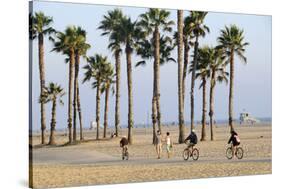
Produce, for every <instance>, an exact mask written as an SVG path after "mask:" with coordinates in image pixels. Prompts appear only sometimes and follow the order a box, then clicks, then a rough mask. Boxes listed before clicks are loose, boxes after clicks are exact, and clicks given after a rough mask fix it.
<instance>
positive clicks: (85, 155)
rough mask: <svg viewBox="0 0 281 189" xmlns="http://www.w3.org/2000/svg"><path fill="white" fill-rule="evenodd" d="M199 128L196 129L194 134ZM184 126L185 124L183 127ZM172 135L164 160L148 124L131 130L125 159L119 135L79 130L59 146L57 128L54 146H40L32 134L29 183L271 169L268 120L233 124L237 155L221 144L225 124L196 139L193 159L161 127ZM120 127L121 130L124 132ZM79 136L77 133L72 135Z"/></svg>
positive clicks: (136, 179)
mask: <svg viewBox="0 0 281 189" xmlns="http://www.w3.org/2000/svg"><path fill="white" fill-rule="evenodd" d="M200 129H201V128H200V127H199V126H198V127H197V129H196V132H197V134H198V137H199V139H200V136H201V133H200ZM187 130H188V129H187ZM166 131H169V132H170V133H171V138H172V140H173V142H174V143H175V144H174V147H173V157H172V158H170V159H168V158H167V155H166V151H165V150H163V154H162V158H161V159H160V160H158V159H156V154H155V148H154V146H153V145H152V144H151V143H152V135H151V132H152V131H151V129H143V128H137V129H134V144H133V145H131V146H129V153H130V160H129V161H122V160H121V149H120V147H119V140H120V138H113V139H102V140H99V141H96V140H94V138H95V136H96V135H95V132H94V131H87V132H85V140H86V141H85V142H82V143H79V144H77V145H71V146H61V145H63V144H64V143H65V142H67V139H68V138H67V136H64V134H63V133H57V135H56V139H57V144H58V146H55V147H48V146H43V147H42V146H41V145H39V143H40V135H34V136H33V138H32V139H33V162H34V163H33V169H32V171H33V175H34V177H33V186H34V187H36V188H44V187H63V186H80V185H97V184H116V183H126V182H144V181H160V180H175V179H191V178H205V177H221V176H239V175H253V174H270V173H271V172H272V162H271V156H272V144H271V141H272V140H271V136H272V128H271V125H265V124H263V125H261V124H259V125H254V126H246V125H245V126H237V127H236V131H237V132H238V133H239V135H240V138H241V140H242V143H241V147H242V148H243V149H244V152H245V153H244V157H243V159H242V160H237V159H236V158H235V159H233V160H227V159H226V157H225V149H226V147H227V144H226V143H227V140H228V137H229V128H228V127H226V126H219V127H217V128H216V129H215V131H216V136H215V138H216V140H215V141H210V139H209V127H207V140H206V141H203V142H199V143H198V145H197V148H198V149H199V150H200V158H199V160H198V161H193V160H188V161H184V160H183V158H182V151H183V150H184V148H185V147H186V145H185V144H177V136H178V128H176V127H164V128H163V133H164V132H166ZM125 133H126V130H122V134H125ZM78 136H79V135H78Z"/></svg>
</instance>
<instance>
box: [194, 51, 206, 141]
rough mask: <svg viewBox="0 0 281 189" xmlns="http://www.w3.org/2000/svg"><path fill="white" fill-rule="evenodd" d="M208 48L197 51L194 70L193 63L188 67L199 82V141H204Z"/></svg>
mask: <svg viewBox="0 0 281 189" xmlns="http://www.w3.org/2000/svg"><path fill="white" fill-rule="evenodd" d="M208 50H209V49H208V47H203V48H199V49H198V63H197V65H196V66H197V67H196V68H195V65H194V62H193V64H192V65H191V67H190V71H191V72H193V70H194V69H195V70H196V75H195V78H196V79H200V80H201V84H200V86H199V89H200V88H202V132H201V141H205V140H206V112H207V107H206V105H207V103H206V95H207V92H206V84H207V79H208V78H209V77H210V67H209V64H210V61H209V57H208V55H209V54H208Z"/></svg>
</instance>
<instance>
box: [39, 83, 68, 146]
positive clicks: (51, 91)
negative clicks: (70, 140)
mask: <svg viewBox="0 0 281 189" xmlns="http://www.w3.org/2000/svg"><path fill="white" fill-rule="evenodd" d="M64 94H65V92H64V91H63V88H62V87H61V86H60V85H57V84H55V83H49V85H48V87H45V88H44V90H43V92H42V95H41V96H40V102H41V103H44V104H45V103H48V102H52V119H51V133H50V140H49V145H54V144H56V142H55V129H56V107H57V100H58V101H59V102H60V104H61V105H63V101H62V99H61V98H62V96H63V95H64Z"/></svg>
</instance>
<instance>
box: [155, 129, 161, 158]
mask: <svg viewBox="0 0 281 189" xmlns="http://www.w3.org/2000/svg"><path fill="white" fill-rule="evenodd" d="M155 146H156V153H157V158H158V159H160V158H161V153H162V135H161V133H160V131H159V130H158V131H157V134H156V142H155Z"/></svg>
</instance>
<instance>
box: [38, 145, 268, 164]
mask: <svg viewBox="0 0 281 189" xmlns="http://www.w3.org/2000/svg"><path fill="white" fill-rule="evenodd" d="M33 162H34V163H35V164H72V165H83V164H85V165H86V164H91V165H96V166H110V165H141V164H161V163H165V164H166V163H171V164H178V163H189V164H194V163H218V162H219V163H237V162H245V163H247V162H257V163H258V162H271V158H253V157H245V158H244V159H242V160H238V159H236V158H235V159H232V160H228V159H226V158H225V157H220V158H217V157H200V158H199V159H198V160H197V161H193V160H191V159H190V160H188V161H184V160H183V158H181V157H173V158H171V159H167V158H166V157H163V158H162V159H156V158H155V159H153V158H148V159H147V158H130V159H129V160H128V161H127V160H124V161H122V160H121V154H120V157H114V156H110V155H108V154H104V153H101V152H98V151H95V150H92V151H89V149H84V150H83V149H71V148H70V149H63V150H61V149H60V148H53V149H47V150H46V149H37V150H34V151H33Z"/></svg>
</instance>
